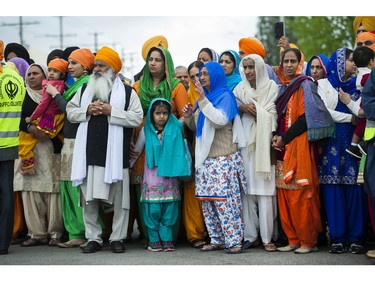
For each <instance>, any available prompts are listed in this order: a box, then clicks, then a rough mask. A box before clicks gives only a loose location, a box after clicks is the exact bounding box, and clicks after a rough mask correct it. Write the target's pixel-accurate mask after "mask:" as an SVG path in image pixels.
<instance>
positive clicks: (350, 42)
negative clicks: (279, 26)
mask: <svg viewBox="0 0 375 281" xmlns="http://www.w3.org/2000/svg"><path fill="white" fill-rule="evenodd" d="M354 18H355V17H321V16H319V17H317V16H316V17H284V25H285V34H286V37H287V38H288V39H289V42H291V43H294V44H296V45H297V46H298V48H299V49H300V50H301V51H302V53H303V54H304V56H305V60H306V61H309V60H310V58H311V57H312V56H313V55H316V54H325V55H327V56H328V57H330V56H331V54H332V53H333V52H334V51H335V50H336V49H338V48H342V47H347V48H353V46H354V42H355V33H354V31H353V21H354ZM277 21H280V17H259V20H258V25H257V27H258V32H257V35H256V37H257V38H259V40H261V41H262V43H263V44H264V47H265V48H266V51H267V56H266V58H265V61H266V62H267V63H269V64H271V65H278V64H279V48H278V47H276V45H277V40H276V39H275V38H274V24H275V22H277Z"/></svg>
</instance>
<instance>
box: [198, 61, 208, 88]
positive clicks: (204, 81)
mask: <svg viewBox="0 0 375 281" xmlns="http://www.w3.org/2000/svg"><path fill="white" fill-rule="evenodd" d="M199 77H200V78H199V79H200V81H201V83H202V87H203V88H206V90H207V91H210V74H209V73H208V70H207V68H206V67H202V69H201V72H200V73H199Z"/></svg>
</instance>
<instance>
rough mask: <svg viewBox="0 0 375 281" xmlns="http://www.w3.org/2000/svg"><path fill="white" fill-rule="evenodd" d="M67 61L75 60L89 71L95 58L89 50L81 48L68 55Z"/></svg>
mask: <svg viewBox="0 0 375 281" xmlns="http://www.w3.org/2000/svg"><path fill="white" fill-rule="evenodd" d="M69 59H72V60H75V61H76V62H78V63H79V64H81V65H82V66H83V67H85V68H87V69H89V70H90V69H92V67H93V66H94V59H95V56H94V54H93V53H92V52H91V51H90V50H89V49H85V48H82V49H77V50H74V51H73V52H72V53H71V54H70V56H69Z"/></svg>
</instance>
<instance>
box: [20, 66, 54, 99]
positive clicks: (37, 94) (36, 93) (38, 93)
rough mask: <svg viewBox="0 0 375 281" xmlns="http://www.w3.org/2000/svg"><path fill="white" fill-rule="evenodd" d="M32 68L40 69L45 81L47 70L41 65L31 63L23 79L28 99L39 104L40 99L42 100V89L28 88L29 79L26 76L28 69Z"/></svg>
mask: <svg viewBox="0 0 375 281" xmlns="http://www.w3.org/2000/svg"><path fill="white" fill-rule="evenodd" d="M33 66H38V67H39V68H40V69H42V72H43V74H44V79H47V77H48V69H47V67H46V66H45V65H43V64H38V63H32V64H30V66H29V67H28V69H27V70H26V79H25V85H26V91H27V93H28V94H29V96H30V98H31V99H32V100H33V101H34V102H36V103H37V104H39V103H40V101H41V99H42V88H41V89H40V90H34V89H31V88H30V86H29V78H28V76H27V73H28V72H29V71H30V68H31V67H33Z"/></svg>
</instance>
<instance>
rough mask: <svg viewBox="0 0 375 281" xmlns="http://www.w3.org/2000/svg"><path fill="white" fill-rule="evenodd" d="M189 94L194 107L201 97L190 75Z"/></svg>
mask: <svg viewBox="0 0 375 281" xmlns="http://www.w3.org/2000/svg"><path fill="white" fill-rule="evenodd" d="M188 96H189V102H190V104H191V105H192V106H193V108H194V107H195V103H196V101H197V99H199V93H198V92H197V90H195V85H194V83H193V81H192V80H191V78H190V77H189V91H188Z"/></svg>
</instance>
